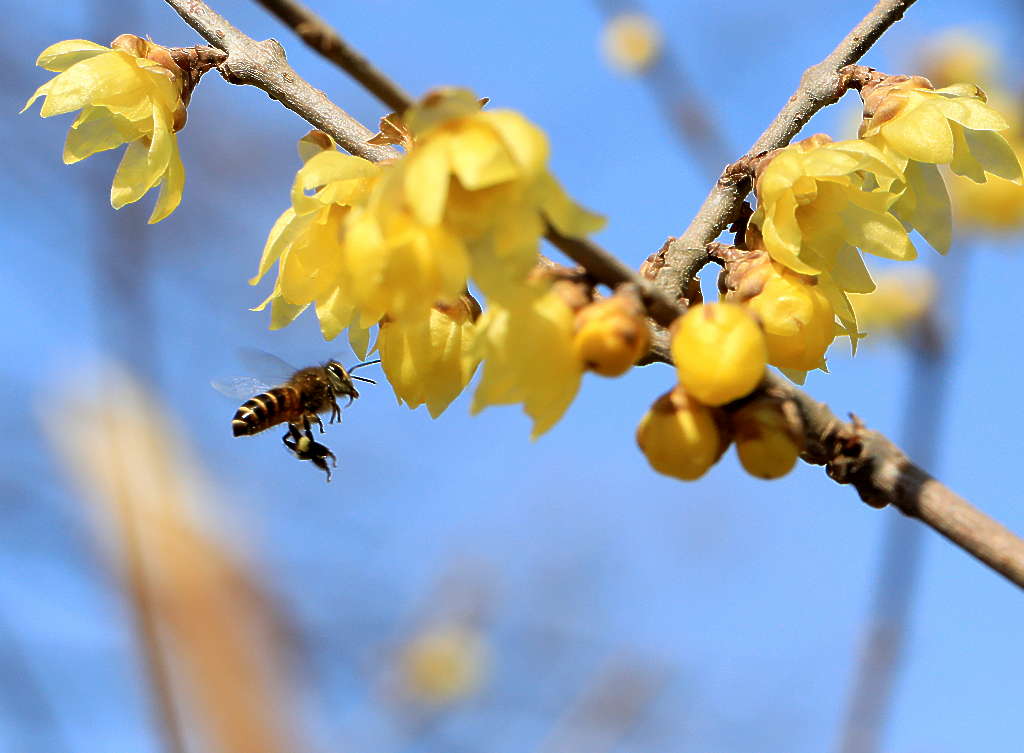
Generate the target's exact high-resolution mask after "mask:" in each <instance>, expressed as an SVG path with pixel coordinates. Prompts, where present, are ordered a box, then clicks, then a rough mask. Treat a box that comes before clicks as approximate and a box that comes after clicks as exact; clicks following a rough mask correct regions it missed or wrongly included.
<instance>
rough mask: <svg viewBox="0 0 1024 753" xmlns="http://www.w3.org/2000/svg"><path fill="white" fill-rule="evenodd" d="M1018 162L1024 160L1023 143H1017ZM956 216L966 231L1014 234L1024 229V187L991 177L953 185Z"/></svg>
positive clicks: (1014, 146)
mask: <svg viewBox="0 0 1024 753" xmlns="http://www.w3.org/2000/svg"><path fill="white" fill-rule="evenodd" d="M1013 150H1014V152H1016V154H1017V158H1018V159H1021V158H1024V142H1020V145H1018V143H1014V145H1013ZM950 192H951V194H952V196H953V215H954V216H955V217H956V220H957V223H959V224H960V225H962V226H963V227H964V228H965V229H972V230H985V231H990V232H996V233H1012V232H1017V231H1018V230H1020V228H1021V226H1022V225H1024V186H1022V185H1021V184H1019V183H1014V182H1013V181H1009V180H1006V179H1004V178H999V177H996V176H989V179H988V180H987V181H986V182H984V183H975V182H974V181H971V180H963V179H958V180H954V181H953V182H952V185H951V186H950Z"/></svg>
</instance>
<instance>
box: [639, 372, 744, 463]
mask: <svg viewBox="0 0 1024 753" xmlns="http://www.w3.org/2000/svg"><path fill="white" fill-rule="evenodd" d="M636 443H637V444H638V445H640V449H641V450H642V451H643V453H644V455H646V456H647V462H648V463H650V464H651V467H652V468H654V470H656V471H658V473H664V474H665V475H666V476H674V477H675V478H679V479H682V480H684V481H693V480H695V479H698V478H700V477H701V476H703V475H704V474H705V473H706V472H707V470H708V469H709V468H710V467H711V466H713V465H714V464H715V463H716V462H717V461H718V458H720V457H721V456H722V453H723V452H724V451H725V448H726V446H727V442H723V440H722V435H721V433H720V432H719V430H718V425H717V424H716V422H715V418H714V415H713V414H712V412H711V409H710V408H708V407H707V406H706V405H702V404H701V403H699V402H697V401H696V400H694V399H693V398H691V397H690V396H689V395H687V394H686V392H685V391H684V390H683V388H682V387H678V386H677V387H676V388H675V389H673V390H672V391H670V392H667V393H666V394H664V395H662V396H661V397H659V398H658V399H657V400H656V401H655V402H654V405H652V406H651V409H650V410H649V411H647V415H645V416H644V417H643V419H641V421H640V426H638V427H637V430H636Z"/></svg>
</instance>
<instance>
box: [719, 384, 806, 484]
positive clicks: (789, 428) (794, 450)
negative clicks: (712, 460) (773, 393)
mask: <svg viewBox="0 0 1024 753" xmlns="http://www.w3.org/2000/svg"><path fill="white" fill-rule="evenodd" d="M730 422H731V425H732V431H733V438H734V440H735V441H736V454H737V455H739V458H740V463H741V464H742V465H743V467H744V469H746V471H747V473H749V474H750V475H751V476H757V477H758V478H763V479H775V478H781V477H782V476H785V475H786V474H787V473H789V472H790V471H791V470H793V466H794V465H796V461H797V458H798V457H800V452H801V450H802V448H803V443H804V437H803V435H802V434H800V432H799V431H797V428H796V427H795V426H793V421H792V420H790V419H789V418H787V416H786V414H785V412H784V411H783V409H782V406H781V404H779V403H778V402H777V401H774V400H771V399H767V398H762V399H758V400H754V401H752V402H750V403H747V404H746V405H744V406H743V407H741V408H740V409H739V410H737V411H735V412H734V413H733V414H732V415H731V416H730Z"/></svg>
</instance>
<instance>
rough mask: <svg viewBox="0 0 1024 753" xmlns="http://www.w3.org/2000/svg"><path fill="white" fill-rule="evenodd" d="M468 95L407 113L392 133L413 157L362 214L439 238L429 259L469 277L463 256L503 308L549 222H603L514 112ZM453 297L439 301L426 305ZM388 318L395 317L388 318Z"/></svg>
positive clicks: (580, 232)
mask: <svg viewBox="0 0 1024 753" xmlns="http://www.w3.org/2000/svg"><path fill="white" fill-rule="evenodd" d="M480 108H481V102H480V100H478V99H477V98H476V97H475V96H474V95H473V94H472V93H471V92H469V91H467V90H465V89H442V90H438V91H436V92H434V93H432V94H429V95H428V96H427V97H426V98H425V99H424V100H423V102H421V103H419V104H417V105H415V106H413V107H411V108H410V109H409V110H408V111H407V112H406V113H405V114H404V115H403V116H402V118H401V120H400V125H399V126H398V128H397V129H396V130H397V132H398V133H400V134H401V138H402V143H405V144H406V145H407V146H409V152H408V154H406V155H405V156H404V157H403V158H402V159H400V160H399V161H397V162H396V163H395V164H394V165H393V166H392V168H391V169H390V171H389V173H390V174H389V176H388V178H387V180H385V181H382V182H381V185H380V186H379V187H378V190H377V191H376V192H375V194H374V197H373V199H372V200H371V202H370V203H369V204H368V206H367V212H368V213H370V214H372V215H374V216H375V217H376V218H377V222H378V224H380V225H381V227H383V228H384V229H385V232H384V233H383V235H384V237H385V238H386V237H387V236H388V234H389V232H390V231H387V228H388V222H389V219H388V215H390V214H393V213H396V212H397V213H401V214H402V215H405V216H407V217H408V219H406V220H404V222H415V223H418V225H419V226H421V227H423V228H427V229H428V230H429V231H430V232H434V233H436V234H437V237H436V239H435V240H436V243H437V247H436V249H435V250H434V254H435V256H436V257H438V258H439V259H443V260H445V262H446V263H447V264H449V265H451V274H450V275H447V276H446V278H445V279H446V280H447V279H449V278H450V279H454V278H455V277H456V276H457V275H456V274H455V273H456V271H459V270H461V273H462V277H463V281H462V283H461V284H460V285H459V286H458V287H459V288H461V287H462V284H464V282H465V279H464V278H465V276H466V274H467V273H469V272H470V270H469V269H466V268H464V265H463V264H462V260H461V258H460V256H459V251H458V250H457V248H458V246H459V244H464V246H465V247H466V248H467V249H468V251H469V255H470V261H471V268H472V272H471V273H472V276H473V278H474V280H475V281H476V283H477V284H478V285H479V287H480V289H481V290H482V291H483V292H484V293H485V294H486V295H487V296H488V298H489V299H492V300H501V301H503V302H509V299H510V298H512V297H515V296H516V295H517V294H518V293H517V291H518V290H519V289H520V288H521V287H522V285H523V281H524V280H525V278H526V276H527V275H528V273H529V271H530V270H531V269H532V268H533V266H534V264H535V263H536V261H537V251H538V247H539V241H540V238H541V236H542V235H543V234H544V232H545V229H546V225H547V224H548V223H550V224H551V225H552V226H553V227H554V228H555V229H557V230H558V231H559V232H560V233H562V234H563V235H567V236H571V237H582V236H584V235H586V234H587V233H590V232H593V231H595V230H598V229H600V227H601V226H602V225H603V222H604V221H603V219H602V218H600V217H598V216H596V215H593V214H591V213H589V212H587V211H585V210H583V209H582V208H581V207H579V206H577V205H576V204H575V203H574V202H573V201H572V200H571V199H569V197H568V196H567V195H566V194H565V192H564V191H563V190H562V188H561V186H560V185H559V184H558V182H557V181H556V180H555V178H554V176H552V175H551V173H550V172H549V171H548V169H547V158H548V143H547V139H546V138H545V136H544V133H543V132H542V131H541V130H540V129H539V128H537V127H536V126H535V125H533V124H532V123H530V122H529V121H528V120H526V118H524V117H523V116H522V115H520V114H519V113H517V112H513V111H511V110H488V111H483V110H481V109H480ZM457 294H458V290H456V291H455V292H454V293H451V292H448V293H447V294H435V295H434V296H433V297H431V298H430V299H429V300H428V301H427V305H432V304H433V301H434V300H442V299H450V298H452V297H454V296H455V295H457ZM392 313H393V311H392Z"/></svg>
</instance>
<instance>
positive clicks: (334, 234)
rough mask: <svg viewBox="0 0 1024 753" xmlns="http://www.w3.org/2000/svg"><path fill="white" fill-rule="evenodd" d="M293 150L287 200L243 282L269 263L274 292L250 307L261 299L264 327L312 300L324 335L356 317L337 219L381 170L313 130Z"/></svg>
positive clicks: (282, 321)
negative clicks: (295, 163) (267, 315)
mask: <svg viewBox="0 0 1024 753" xmlns="http://www.w3.org/2000/svg"><path fill="white" fill-rule="evenodd" d="M299 155H300V157H301V158H302V159H303V162H304V164H303V166H302V168H301V169H300V170H299V171H298V173H297V174H296V176H295V181H294V183H293V185H292V191H291V204H292V205H291V207H289V208H288V209H286V210H285V211H284V213H283V214H282V215H281V216H280V217H279V218H278V219H277V222H275V223H274V226H273V228H271V230H270V235H269V237H268V238H267V242H266V245H265V246H264V248H263V256H262V258H261V259H260V264H259V269H258V271H257V273H256V276H255V277H253V278H252V279H251V280H250V281H249V283H250V284H251V285H255V284H256V283H258V282H259V281H260V280H261V279H262V277H263V276H264V275H265V274H266V273H267V272H269V271H270V269H271V267H273V266H274V264H277V269H278V274H277V281H276V282H275V284H274V290H273V292H272V293H271V294H270V296H269V297H268V298H267V299H266V300H265V301H264V302H263V303H262V304H260V305H259V306H257V307H256V309H254V310H256V311H261V310H263V308H264V307H266V306H267V305H268V304H269V305H270V306H271V323H270V326H271V328H272V329H277V328H279V327H284V326H285V325H287V324H290V323H291V322H292V321H293V320H294V319H295V318H296V317H297V316H298V315H299V314H301V313H302V312H303V311H304V310H305V309H306V308H307V307H308V306H309V305H310V304H311V303H313V304H315V305H316V313H317V317H318V318H319V320H320V327H321V330H322V332H323V335H324V338H325V339H327V340H331V339H333V338H335V337H337V335H338V333H339V332H341V330H342V329H344V328H346V327H348V326H349V325H350V324H351V323H352V322H353V320H354V319H357V317H356V310H355V307H354V305H353V302H352V299H351V296H350V294H349V291H348V289H347V286H346V284H345V281H346V274H345V270H344V268H343V263H344V257H343V249H342V239H343V237H344V227H345V220H346V218H347V217H348V215H349V213H350V212H351V210H352V206H353V205H355V204H358V203H360V202H362V201H364V200H365V199H366V197H367V196H368V195H369V193H370V189H371V188H372V186H373V184H374V183H375V182H376V181H377V180H378V178H379V175H380V172H381V167H380V166H379V165H376V164H374V163H372V162H369V161H367V160H364V159H362V158H360V157H353V156H351V155H347V154H342V153H341V152H339V151H338V150H337V149H336V148H335V146H334V142H333V141H332V140H331V139H330V137H329V136H327V134H324V133H320V132H319V131H313V132H312V133H310V134H308V135H307V136H305V137H304V138H303V139H302V140H301V141H300V142H299ZM356 323H357V324H358V322H356ZM373 323H375V322H371V324H373ZM357 329H358V327H357Z"/></svg>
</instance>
